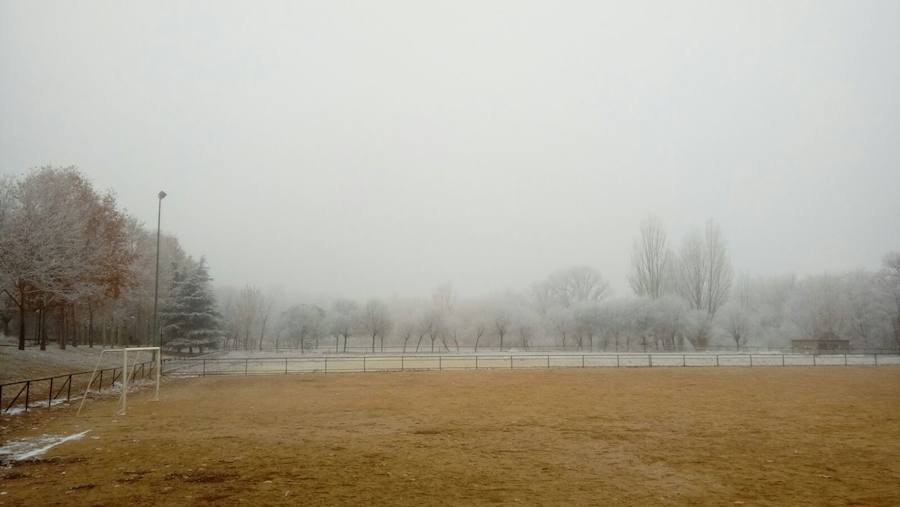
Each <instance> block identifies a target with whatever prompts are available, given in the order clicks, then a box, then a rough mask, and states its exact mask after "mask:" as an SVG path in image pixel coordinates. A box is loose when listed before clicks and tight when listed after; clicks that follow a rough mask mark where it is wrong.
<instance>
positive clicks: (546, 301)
mask: <svg viewBox="0 0 900 507" xmlns="http://www.w3.org/2000/svg"><path fill="white" fill-rule="evenodd" d="M628 280H629V284H630V286H631V289H632V292H633V294H632V295H629V296H625V297H613V296H612V291H611V290H610V287H609V284H608V283H607V282H606V280H605V279H604V278H603V276H602V275H601V274H600V273H599V272H598V271H596V270H595V269H592V268H590V267H588V266H575V267H571V268H567V269H562V270H560V271H557V272H555V273H551V274H550V275H549V276H547V277H546V278H545V279H543V280H540V281H537V282H535V283H533V284H532V285H531V286H530V287H528V289H526V290H522V291H518V292H511V291H510V292H504V293H501V294H496V295H493V296H490V297H485V298H477V299H460V298H459V297H458V295H457V293H456V292H455V291H454V289H453V287H452V286H451V285H449V284H445V285H441V286H439V287H437V288H436V289H435V290H434V292H433V293H432V295H431V298H429V299H411V300H406V299H396V298H395V299H392V300H380V299H370V300H368V301H365V302H358V301H354V300H350V299H346V298H338V299H335V300H332V301H307V302H303V303H300V304H286V303H285V301H284V297H283V296H282V295H278V294H263V291H261V290H260V289H259V288H256V287H253V286H247V287H245V288H244V289H242V290H240V291H231V292H228V293H226V294H224V295H223V297H222V298H221V299H222V300H223V301H225V304H224V307H223V308H224V309H223V314H224V317H225V325H224V327H225V332H226V338H225V342H224V343H225V346H226V348H228V349H232V350H251V349H254V350H263V349H269V348H279V349H283V348H294V349H296V350H298V351H299V352H301V353H304V352H309V351H323V352H329V351H330V352H347V351H349V350H351V349H355V350H361V349H366V350H370V351H372V352H377V351H380V350H383V349H384V346H385V343H387V344H388V346H389V347H392V348H393V349H395V350H401V351H403V352H422V351H427V352H440V351H445V352H446V351H458V350H462V349H463V348H465V349H467V350H474V351H478V349H479V348H482V349H483V348H485V347H490V348H491V349H500V350H506V349H510V348H516V349H521V350H527V349H529V348H535V347H542V348H553V349H561V350H604V351H685V350H697V351H703V350H709V349H710V348H729V349H732V350H742V349H746V348H747V347H760V348H774V349H784V348H787V347H789V346H790V340H791V339H794V338H842V339H847V340H849V341H850V344H851V347H852V348H853V349H854V350H884V349H892V350H893V349H898V348H900V253H896V252H895V253H889V254H888V255H886V256H885V258H884V262H883V267H882V269H880V270H877V271H865V270H857V271H852V272H847V273H839V274H823V275H816V276H808V277H798V276H795V275H782V276H768V277H765V276H757V277H750V276H746V275H741V276H738V275H736V274H735V271H734V268H733V267H732V263H731V258H730V255H729V251H728V247H727V242H726V240H725V238H724V235H723V233H722V231H721V228H720V227H719V226H718V225H717V224H716V223H714V222H712V221H709V222H708V223H706V224H705V226H704V227H702V228H697V229H695V230H693V231H691V232H689V233H688V234H687V235H686V236H685V237H684V238H683V239H682V241H681V242H680V244H678V245H675V244H674V243H673V242H672V241H671V240H670V239H669V237H668V235H667V233H666V230H665V227H664V226H663V224H662V221H661V220H659V219H658V218H648V219H646V220H645V221H644V222H643V223H642V224H641V226H640V229H639V231H638V232H637V234H636V239H635V241H634V244H633V247H632V253H631V258H630V271H629V276H628ZM273 320H274V324H273Z"/></svg>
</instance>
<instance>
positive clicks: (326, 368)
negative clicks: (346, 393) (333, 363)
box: [325, 356, 328, 373]
mask: <svg viewBox="0 0 900 507" xmlns="http://www.w3.org/2000/svg"><path fill="white" fill-rule="evenodd" d="M325 373H328V356H325Z"/></svg>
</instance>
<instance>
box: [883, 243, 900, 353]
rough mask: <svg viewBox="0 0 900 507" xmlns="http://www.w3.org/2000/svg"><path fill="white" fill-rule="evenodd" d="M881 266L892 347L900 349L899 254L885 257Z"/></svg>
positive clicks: (893, 253) (890, 254)
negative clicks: (892, 337) (892, 338)
mask: <svg viewBox="0 0 900 507" xmlns="http://www.w3.org/2000/svg"><path fill="white" fill-rule="evenodd" d="M883 265H884V269H883V270H882V273H881V274H882V279H883V282H884V287H885V289H886V292H887V296H888V299H889V300H890V303H889V304H888V305H887V307H888V309H887V313H888V315H889V316H890V322H891V328H892V330H893V335H894V345H895V346H896V347H898V348H900V252H891V253H889V254H887V255H885V257H884V261H883Z"/></svg>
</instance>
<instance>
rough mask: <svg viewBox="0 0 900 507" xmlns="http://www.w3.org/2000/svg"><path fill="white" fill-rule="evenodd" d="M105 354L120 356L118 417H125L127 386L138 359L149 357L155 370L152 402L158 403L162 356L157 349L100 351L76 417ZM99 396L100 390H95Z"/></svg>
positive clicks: (141, 348)
mask: <svg viewBox="0 0 900 507" xmlns="http://www.w3.org/2000/svg"><path fill="white" fill-rule="evenodd" d="M105 354H110V355H112V354H122V374H121V377H119V378H121V381H120V386H121V388H122V394H121V395H120V396H119V409H118V414H119V415H125V413H126V409H127V407H128V384H129V381H130V380H131V377H132V376H133V375H134V373H135V365H137V364H138V359H140V358H142V357H143V358H144V359H145V360H146V359H147V358H148V357H149V359H150V361H151V362H152V363H151V366H152V367H154V368H155V369H156V375H155V378H154V379H153V383H154V384H155V386H154V393H153V401H159V378H160V374H161V373H162V357H161V356H162V354H161V353H160V349H159V347H126V348H121V349H103V350H101V351H100V357H98V358H97V365H96V366H94V371H92V372H91V379H90V380H89V381H88V384H87V387H86V388H85V389H84V396H82V397H81V405H79V406H78V412H77V414H76V415H78V414H81V409H82V408H84V402H85V401H87V397H88V394H89V393H90V391H91V386H92V385H93V384H94V379H95V378H96V377H97V371H98V370H99V369H100V364H101V363H102V361H103V356H104V355H105ZM97 392H98V394H99V392H100V388H98V389H97Z"/></svg>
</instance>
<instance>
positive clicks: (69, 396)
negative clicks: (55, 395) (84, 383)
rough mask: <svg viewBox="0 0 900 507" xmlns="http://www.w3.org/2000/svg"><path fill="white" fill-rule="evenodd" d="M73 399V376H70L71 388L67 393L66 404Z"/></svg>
mask: <svg viewBox="0 0 900 507" xmlns="http://www.w3.org/2000/svg"><path fill="white" fill-rule="evenodd" d="M71 399H72V374H71V373H70V374H69V387H68V389H67V391H66V403H68V402H69V400H71Z"/></svg>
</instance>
